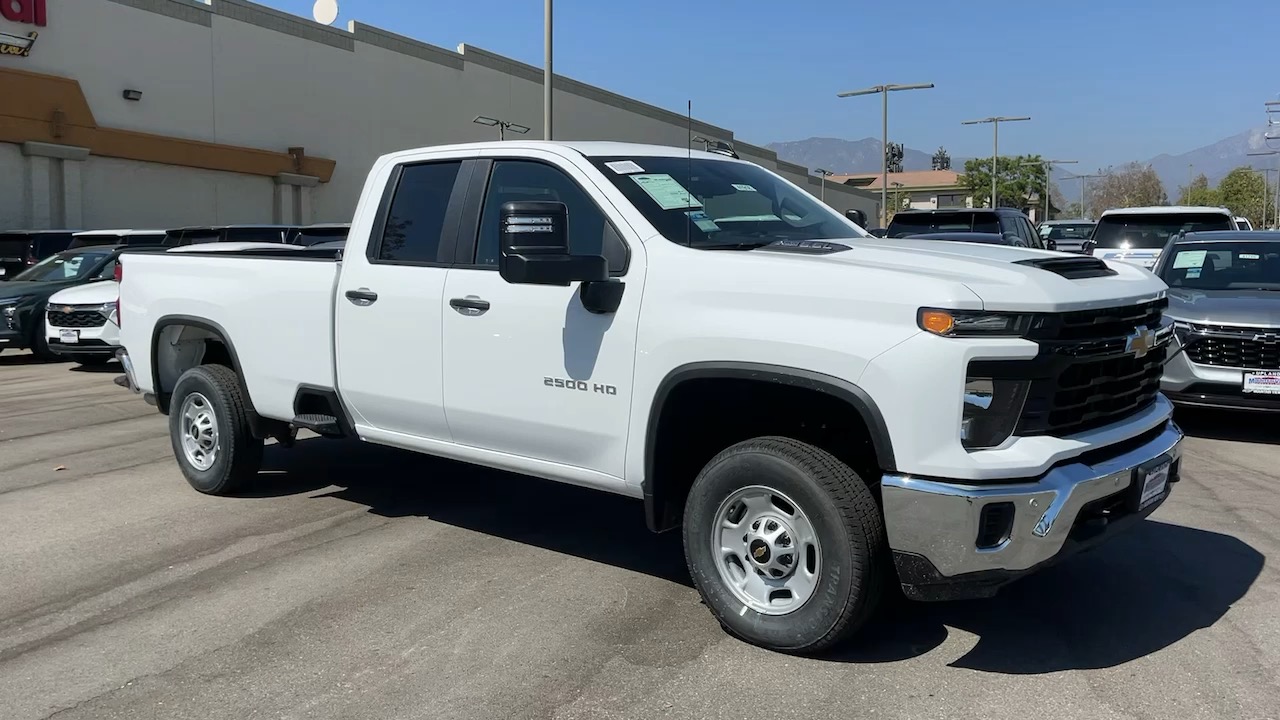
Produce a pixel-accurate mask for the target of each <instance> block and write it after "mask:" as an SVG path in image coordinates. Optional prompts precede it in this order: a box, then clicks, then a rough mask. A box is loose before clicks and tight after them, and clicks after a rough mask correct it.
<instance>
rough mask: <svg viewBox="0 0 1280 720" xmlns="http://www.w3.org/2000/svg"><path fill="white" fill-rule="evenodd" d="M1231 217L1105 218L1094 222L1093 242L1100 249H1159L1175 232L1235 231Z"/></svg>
mask: <svg viewBox="0 0 1280 720" xmlns="http://www.w3.org/2000/svg"><path fill="white" fill-rule="evenodd" d="M1235 229H1236V226H1235V223H1233V222H1232V221H1231V218H1230V217H1228V216H1226V215H1222V214H1219V213H1151V214H1143V215H1125V214H1120V215H1108V216H1106V217H1104V218H1102V219H1101V220H1099V221H1098V227H1096V228H1094V231H1093V241H1094V242H1095V243H1097V244H1098V247H1100V248H1109V249H1125V250H1127V249H1132V248H1142V249H1154V248H1162V247H1164V245H1165V243H1166V242H1168V241H1169V238H1170V237H1171V236H1173V235H1175V234H1177V233H1180V232H1183V233H1190V232H1203V231H1206V230H1235Z"/></svg>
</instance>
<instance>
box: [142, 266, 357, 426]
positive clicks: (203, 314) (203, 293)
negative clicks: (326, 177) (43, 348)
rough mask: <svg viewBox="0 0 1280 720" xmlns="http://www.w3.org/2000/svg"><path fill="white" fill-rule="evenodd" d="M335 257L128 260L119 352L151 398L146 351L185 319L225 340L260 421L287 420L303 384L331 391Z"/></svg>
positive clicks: (150, 356)
mask: <svg viewBox="0 0 1280 720" xmlns="http://www.w3.org/2000/svg"><path fill="white" fill-rule="evenodd" d="M336 260H337V253H336V252H334V251H332V250H330V251H310V250H305V249H297V248H288V249H286V248H284V247H279V246H277V247H276V248H262V247H250V248H226V247H222V248H218V249H216V250H208V251H202V250H196V249H187V248H184V249H182V250H175V251H170V252H165V253H138V254H133V255H128V256H126V259H125V260H124V263H123V269H124V275H125V278H126V280H125V281H124V282H122V283H121V290H120V314H121V320H122V324H121V332H120V335H121V344H122V345H123V346H124V347H125V348H126V349H127V350H128V351H129V356H130V358H131V359H132V361H133V363H134V367H135V369H136V371H137V375H138V381H139V384H140V385H142V389H143V390H145V391H150V392H154V389H153V388H152V387H150V386H151V385H152V384H153V383H154V380H153V377H154V376H153V372H152V367H151V364H152V353H151V347H152V345H153V343H154V339H155V337H156V334H157V333H158V332H159V331H160V330H162V329H163V327H164V326H165V325H169V324H175V323H176V324H181V323H182V321H183V319H184V318H197V319H199V323H202V324H207V325H213V326H214V327H213V328H212V329H214V330H217V331H219V332H221V334H222V335H223V336H225V337H229V338H234V339H235V341H234V347H233V348H230V350H231V352H232V353H233V354H234V356H235V359H236V361H237V362H238V364H239V365H240V368H241V370H242V372H243V373H244V377H245V378H246V381H247V387H248V391H249V396H250V398H251V400H252V402H253V405H254V407H255V408H256V409H257V411H258V413H259V414H260V415H262V416H264V417H269V418H275V419H280V420H289V419H291V418H292V417H293V400H294V395H295V394H296V391H297V388H298V387H299V385H310V386H316V387H323V388H331V387H333V386H334V361H333V347H334V346H333V302H334V300H333V293H334V285H335V282H336V279H337V268H338V265H337V262H336Z"/></svg>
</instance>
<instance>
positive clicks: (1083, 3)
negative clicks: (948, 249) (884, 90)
mask: <svg viewBox="0 0 1280 720" xmlns="http://www.w3.org/2000/svg"><path fill="white" fill-rule="evenodd" d="M259 1H260V2H264V3H265V4H267V5H270V6H273V7H276V8H279V9H282V10H285V11H288V12H293V13H296V14H299V15H305V16H307V17H310V15H311V7H312V4H313V0H259ZM340 3H341V16H340V18H339V21H338V24H339V25H340V26H343V27H345V24H346V21H347V20H351V19H354V20H359V21H361V22H365V23H368V24H371V25H376V26H379V27H382V28H385V29H388V30H393V31H395V32H398V33H401V34H404V35H408V36H410V37H415V38H418V39H420V40H424V41H426V42H429V43H432V44H435V45H440V46H443V47H446V48H454V47H456V46H457V45H458V43H461V42H465V43H468V44H471V45H476V46H479V47H482V48H485V49H487V50H491V51H494V52H498V53H501V54H503V55H507V56H509V57H513V58H515V59H518V60H523V61H525V62H529V63H533V64H541V62H542V6H543V3H542V2H541V0H485V1H484V2H466V1H461V2H460V1H459V0H340ZM1277 9H1278V6H1277V5H1275V4H1274V3H1269V2H1260V1H1259V2H1244V1H1242V0H1216V1H1215V2H1212V3H1210V2H1206V1H1205V0H1164V1H1163V2H1152V1H1150V0H1113V1H1110V2H1108V1H1106V0H1075V2H1073V3H1043V4H1035V3H1031V2H1027V1H1026V0H1023V1H1022V2H1016V1H1013V0H999V1H994V0H983V1H981V2H967V3H961V2H955V1H954V0H945V1H944V0H920V1H917V2H914V3H891V2H866V1H864V0H786V1H784V0H702V1H701V2H687V1H686V2H679V1H677V0H644V1H643V2H637V1H635V0H556V71H557V73H559V74H562V75H567V76H569V77H572V78H575V79H578V80H581V81H583V82H587V83H591V84H593V85H598V86H601V87H604V88H607V89H609V90H612V91H614V92H618V93H622V94H624V95H628V96H631V97H634V98H636V99H639V100H643V101H645V102H649V103H652V104H655V105H658V106H661V107H664V108H668V109H671V110H675V111H683V110H684V107H685V101H686V100H688V99H692V100H693V108H694V116H695V117H697V118H699V119H702V120H705V121H708V122H711V123H715V124H717V125H721V126H724V127H728V128H730V129H732V130H733V131H734V133H735V134H736V136H737V137H738V138H740V139H742V140H746V141H748V142H752V143H756V144H765V143H768V142H772V141H777V140H798V139H803V138H806V137H810V136H815V135H820V136H829V137H841V138H848V139H859V138H863V137H879V136H880V107H879V99H878V98H875V97H864V98H855V99H836V97H835V94H836V92H838V91H840V90H846V89H854V88H860V87H865V86H868V85H876V84H880V83H886V82H887V83H915V82H933V83H935V84H936V85H937V87H936V88H935V89H933V90H923V91H913V92H904V93H896V94H894V95H893V96H891V98H890V107H889V111H890V118H889V122H890V134H891V136H892V137H891V139H892V140H894V141H895V142H904V143H906V144H907V146H908V147H914V148H917V149H920V150H926V151H927V150H932V149H934V148H936V147H937V146H939V145H944V146H946V148H947V149H948V150H949V151H950V152H951V154H952V155H953V156H979V155H985V154H988V153H990V151H991V126H990V125H983V126H975V127H964V126H961V125H960V121H961V120H968V119H973V118H980V117H986V116H989V115H1030V116H1032V121H1031V122H1027V123H1017V124H1013V125H1008V126H1002V127H1001V133H1000V135H1001V142H1000V145H1001V154H1005V153H1006V152H1008V153H1024V152H1038V153H1041V154H1043V155H1045V156H1050V157H1054V158H1059V159H1078V160H1080V161H1082V164H1081V165H1079V166H1076V168H1077V169H1081V170H1083V169H1086V168H1087V169H1093V168H1094V167H1097V166H1100V165H1106V164H1110V163H1119V162H1125V161H1128V160H1135V159H1142V160H1145V159H1148V158H1150V157H1152V156H1154V155H1157V154H1160V153H1162V152H1168V153H1171V154H1177V153H1180V152H1185V151H1187V150H1191V149H1194V148H1197V147H1200V146H1202V145H1206V144H1208V143H1211V142H1215V141H1217V140H1220V139H1222V138H1224V137H1226V136H1228V135H1233V134H1235V133H1238V132H1240V131H1242V130H1245V129H1247V128H1250V127H1258V126H1260V125H1262V124H1263V123H1264V121H1265V117H1264V114H1263V103H1264V102H1266V101H1268V100H1275V99H1277V98H1280V47H1278V46H1277V45H1276V41H1275V38H1276V35H1275V33H1276V29H1277V27H1280V25H1278V23H1280V15H1277Z"/></svg>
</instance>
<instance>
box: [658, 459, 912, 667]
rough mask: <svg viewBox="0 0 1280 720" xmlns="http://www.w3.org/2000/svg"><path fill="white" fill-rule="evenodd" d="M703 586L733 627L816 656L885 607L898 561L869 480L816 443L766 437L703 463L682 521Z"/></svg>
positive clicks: (765, 642)
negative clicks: (889, 569) (892, 561)
mask: <svg viewBox="0 0 1280 720" xmlns="http://www.w3.org/2000/svg"><path fill="white" fill-rule="evenodd" d="M684 546H685V558H686V560H687V562H688V564H689V572H690V574H691V575H692V576H693V581H694V584H695V585H696V586H697V588H698V592H699V593H700V594H701V595H702V598H703V600H704V602H706V604H707V606H708V607H709V608H711V611H712V613H714V614H715V616H716V617H717V618H718V619H719V620H720V623H721V624H722V625H723V626H724V627H725V628H726V629H728V630H729V632H731V633H733V634H734V635H737V636H738V637H740V638H742V639H744V640H746V641H748V642H750V643H753V644H755V645H760V646H762V647H765V648H769V649H771V650H779V651H784V652H794V653H812V652H818V651H821V650H825V649H827V648H830V647H832V646H834V645H836V644H838V643H839V642H841V641H843V640H845V639H846V638H848V637H850V636H851V635H853V633H855V632H856V631H857V630H858V629H859V627H861V625H862V624H863V623H865V622H866V620H867V618H868V617H869V616H870V615H871V613H872V612H873V611H874V610H875V608H876V606H877V604H878V603H879V601H880V597H881V594H882V591H883V585H884V579H885V576H886V573H885V572H884V570H885V567H886V563H887V561H888V557H887V556H888V551H887V545H886V541H885V533H884V523H883V520H882V519H881V515H880V509H879V506H878V505H877V504H876V501H875V497H874V496H873V495H872V493H871V489H870V488H869V487H868V486H867V484H866V483H865V482H864V481H863V480H862V479H861V478H860V477H858V475H857V473H855V472H854V471H853V469H852V468H850V467H849V466H848V465H846V464H844V463H842V462H841V461H839V460H837V459H836V458H835V457H834V456H833V455H831V454H830V453H828V452H826V451H824V450H821V449H820V448H817V447H815V446H813V445H809V444H807V443H802V442H799V441H796V440H791V439H789V438H780V437H763V438H756V439H754V440H748V441H746V442H743V443H739V444H737V445H734V446H733V447H730V448H729V449H727V450H725V451H724V452H722V453H720V454H719V455H718V456H716V457H715V458H714V459H712V460H711V462H709V463H708V464H707V466H706V467H705V468H703V470H702V472H701V473H700V474H699V475H698V478H697V479H696V480H695V481H694V484H693V487H692V489H691V490H690V493H689V498H688V502H687V503H686V506H685V516H684Z"/></svg>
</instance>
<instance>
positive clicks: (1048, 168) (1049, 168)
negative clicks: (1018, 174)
mask: <svg viewBox="0 0 1280 720" xmlns="http://www.w3.org/2000/svg"><path fill="white" fill-rule="evenodd" d="M1078 162H1080V161H1079V160H1039V161H1032V162H1027V163H1023V165H1043V166H1044V220H1048V219H1049V174H1050V173H1052V172H1053V166H1054V165H1075V164H1076V163H1078Z"/></svg>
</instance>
